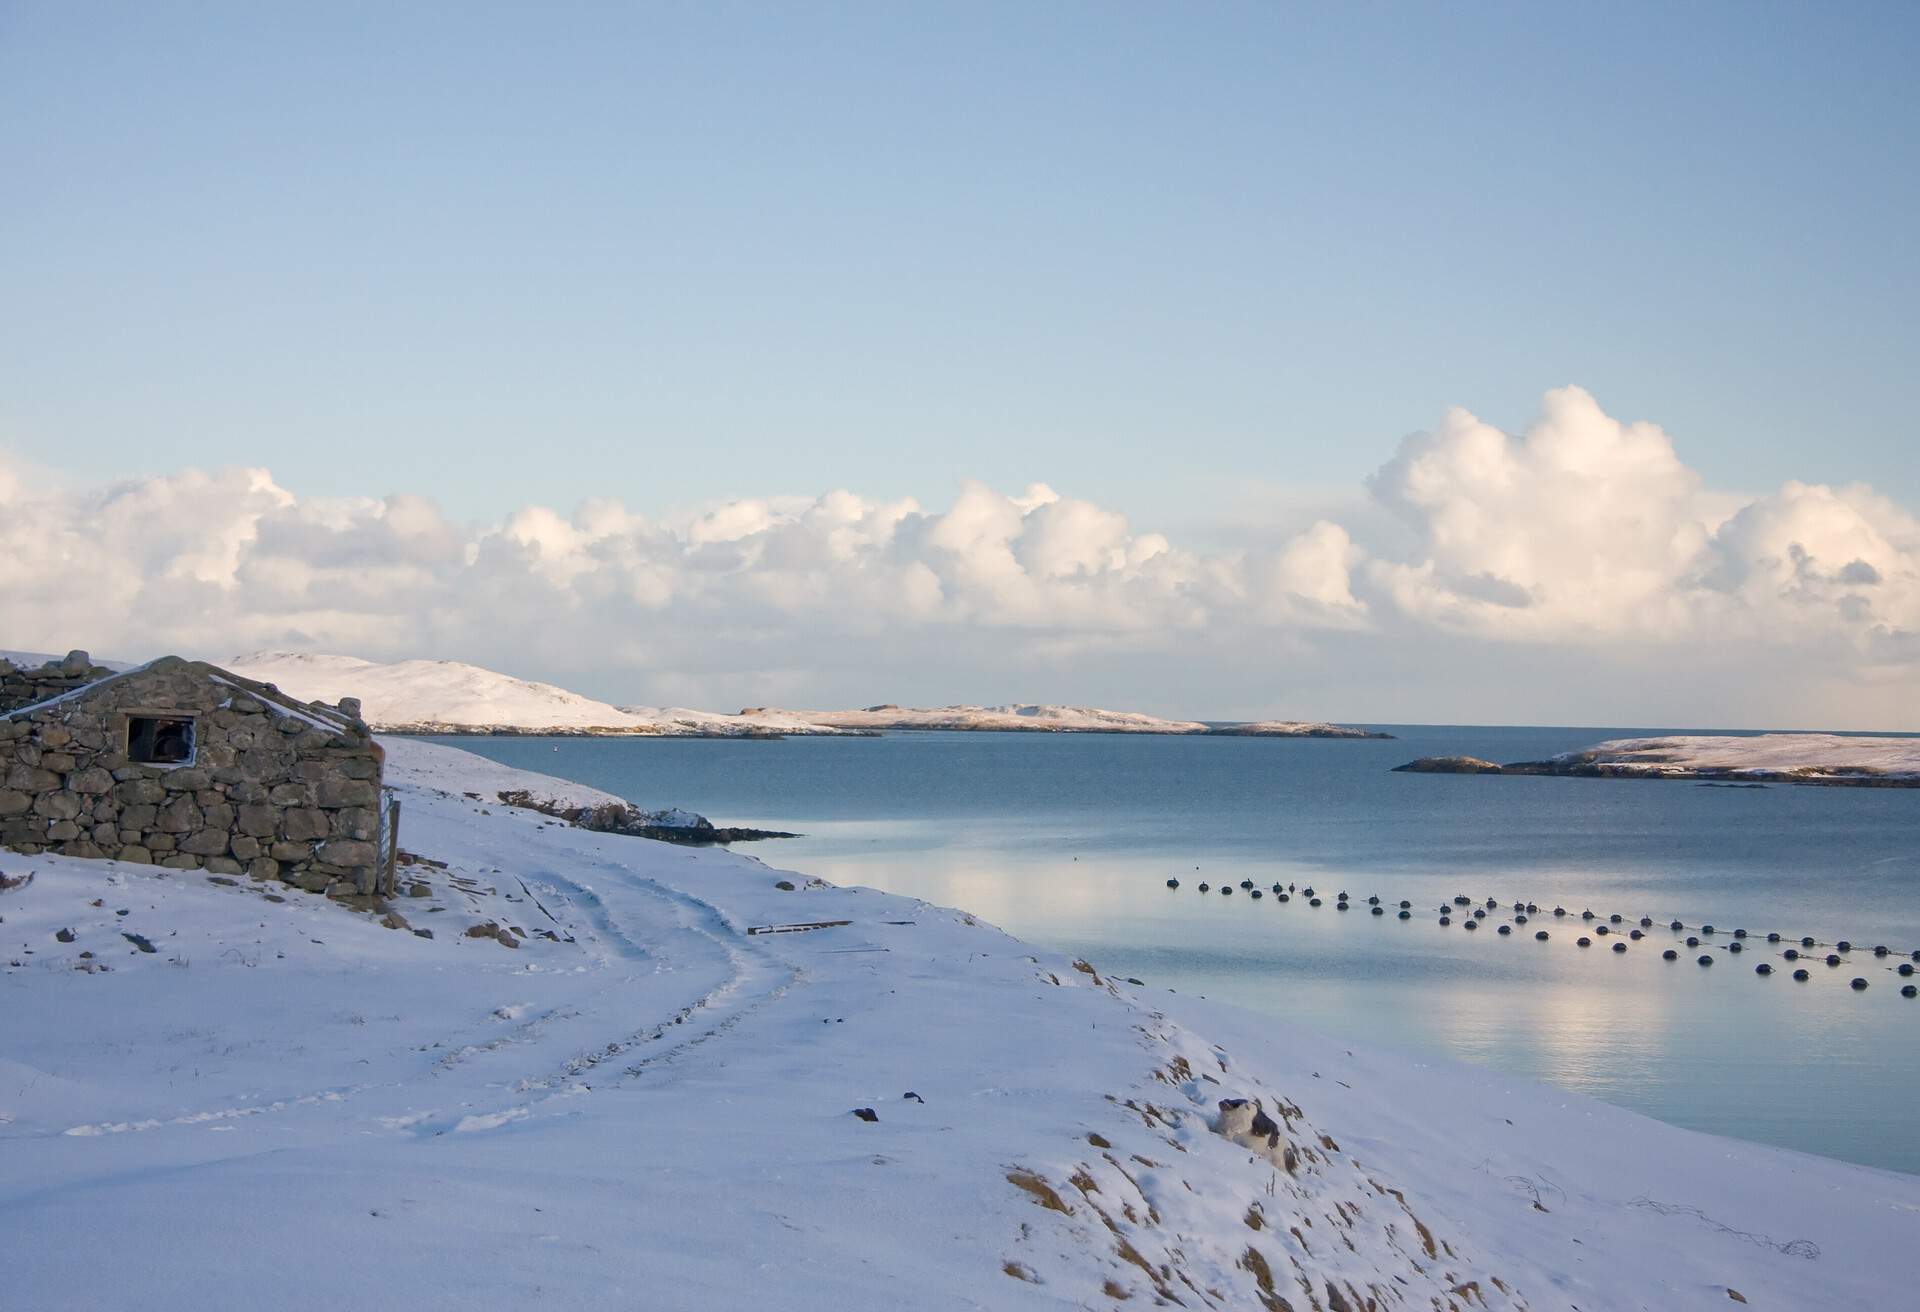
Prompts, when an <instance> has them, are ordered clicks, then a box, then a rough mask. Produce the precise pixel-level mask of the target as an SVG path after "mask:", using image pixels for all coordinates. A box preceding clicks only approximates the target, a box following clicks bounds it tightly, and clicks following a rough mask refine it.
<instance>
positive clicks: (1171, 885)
mask: <svg viewBox="0 0 1920 1312" xmlns="http://www.w3.org/2000/svg"><path fill="white" fill-rule="evenodd" d="M1167 887H1168V888H1178V887H1180V881H1179V880H1177V879H1169V880H1168V881H1167Z"/></svg>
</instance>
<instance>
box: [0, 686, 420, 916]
mask: <svg viewBox="0 0 1920 1312" xmlns="http://www.w3.org/2000/svg"><path fill="white" fill-rule="evenodd" d="M383 761H384V753H383V752H382V751H381V750H380V745H379V744H378V743H376V742H374V740H373V736H372V735H371V734H370V733H369V732H368V730H367V726H366V724H365V723H363V722H362V721H361V719H360V705H359V703H358V702H357V701H355V700H354V699H353V698H343V699H342V700H341V702H340V704H339V705H338V706H327V705H325V704H313V703H307V702H301V701H297V700H295V699H294V698H292V697H289V696H287V695H286V694H284V693H282V692H280V691H279V690H278V689H277V688H275V687H274V686H273V685H271V684H262V683H255V682H253V681H252V680H250V679H244V678H241V677H240V676H239V675H237V674H231V673H228V672H227V671H225V670H222V669H220V668H218V667H216V666H213V665H208V664H206V663H204V662H202V661H188V660H182V659H181V658H180V657H178V656H165V657H162V658H161V659H159V660H157V661H154V662H152V663H151V664H148V665H142V666H140V667H139V668H137V669H132V670H126V671H123V672H120V673H115V672H113V671H111V670H107V669H103V668H101V667H99V666H96V665H94V664H93V662H92V661H91V660H90V659H89V658H88V657H87V654H86V653H85V652H72V653H70V654H69V655H68V656H67V658H66V659H65V660H64V661H57V662H50V663H49V664H47V665H44V666H42V667H40V668H39V669H21V668H19V667H17V666H15V665H13V664H12V663H10V662H8V661H5V660H0V846H4V847H9V848H12V849H14V850H15V851H18V852H29V853H32V852H50V853H55V854H58V855H61V856H77V857H111V858H114V859H116V860H120V861H133V862H139V863H141V864H151V865H161V866H168V867H172V868H174V869H196V868H197V869H204V870H210V871H214V872H216V873H220V874H227V875H240V874H246V875H251V876H252V877H254V878H255V879H279V880H283V881H285V882H286V883H289V884H293V885H295V886H297V887H299V888H303V889H306V890H308V891H309V892H314V893H328V894H331V895H333V896H335V897H346V896H352V895H356V894H357V895H361V896H368V895H372V894H377V893H386V892H391V891H392V886H393V856H394V853H395V847H394V840H395V838H397V834H396V833H395V832H394V831H395V829H396V828H397V823H398V813H397V811H391V812H390V811H389V809H388V808H387V807H385V806H383V803H382V797H383V794H382V792H381V767H382V764H383Z"/></svg>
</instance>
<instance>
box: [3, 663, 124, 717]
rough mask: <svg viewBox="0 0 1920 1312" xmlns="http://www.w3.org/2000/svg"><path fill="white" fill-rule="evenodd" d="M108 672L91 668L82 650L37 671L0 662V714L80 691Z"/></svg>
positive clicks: (95, 667) (98, 666) (107, 670)
mask: <svg viewBox="0 0 1920 1312" xmlns="http://www.w3.org/2000/svg"><path fill="white" fill-rule="evenodd" d="M112 673H113V671H112V670H109V669H107V668H106V667H105V666H101V665H95V664H94V663H93V658H92V657H90V656H88V655H87V653H85V652H83V651H70V652H68V653H67V658H66V659H65V660H60V661H49V662H47V663H46V664H45V665H42V666H40V667H39V668H37V669H34V668H28V667H25V666H20V665H15V664H14V663H13V662H12V661H9V660H5V659H0V715H4V714H5V713H6V712H8V711H12V710H17V709H19V708H20V707H22V706H31V705H32V704H33V703H34V702H42V701H45V700H46V699H47V698H49V697H58V696H60V694H62V693H68V692H72V691H73V690H74V689H75V688H84V687H86V686H87V685H88V684H90V683H97V682H99V681H100V680H101V679H104V678H106V677H107V676H108V675H110V674H112Z"/></svg>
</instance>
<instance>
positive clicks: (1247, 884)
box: [1240, 879, 1253, 888]
mask: <svg viewBox="0 0 1920 1312" xmlns="http://www.w3.org/2000/svg"><path fill="white" fill-rule="evenodd" d="M1240 887H1242V888H1252V887H1253V881H1252V880H1251V879H1243V880H1241V881H1240Z"/></svg>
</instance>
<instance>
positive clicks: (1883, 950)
mask: <svg viewBox="0 0 1920 1312" xmlns="http://www.w3.org/2000/svg"><path fill="white" fill-rule="evenodd" d="M1873 955H1874V956H1876V957H1884V956H1886V955H1887V945H1886V944H1885V943H1876V944H1874V946H1873Z"/></svg>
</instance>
